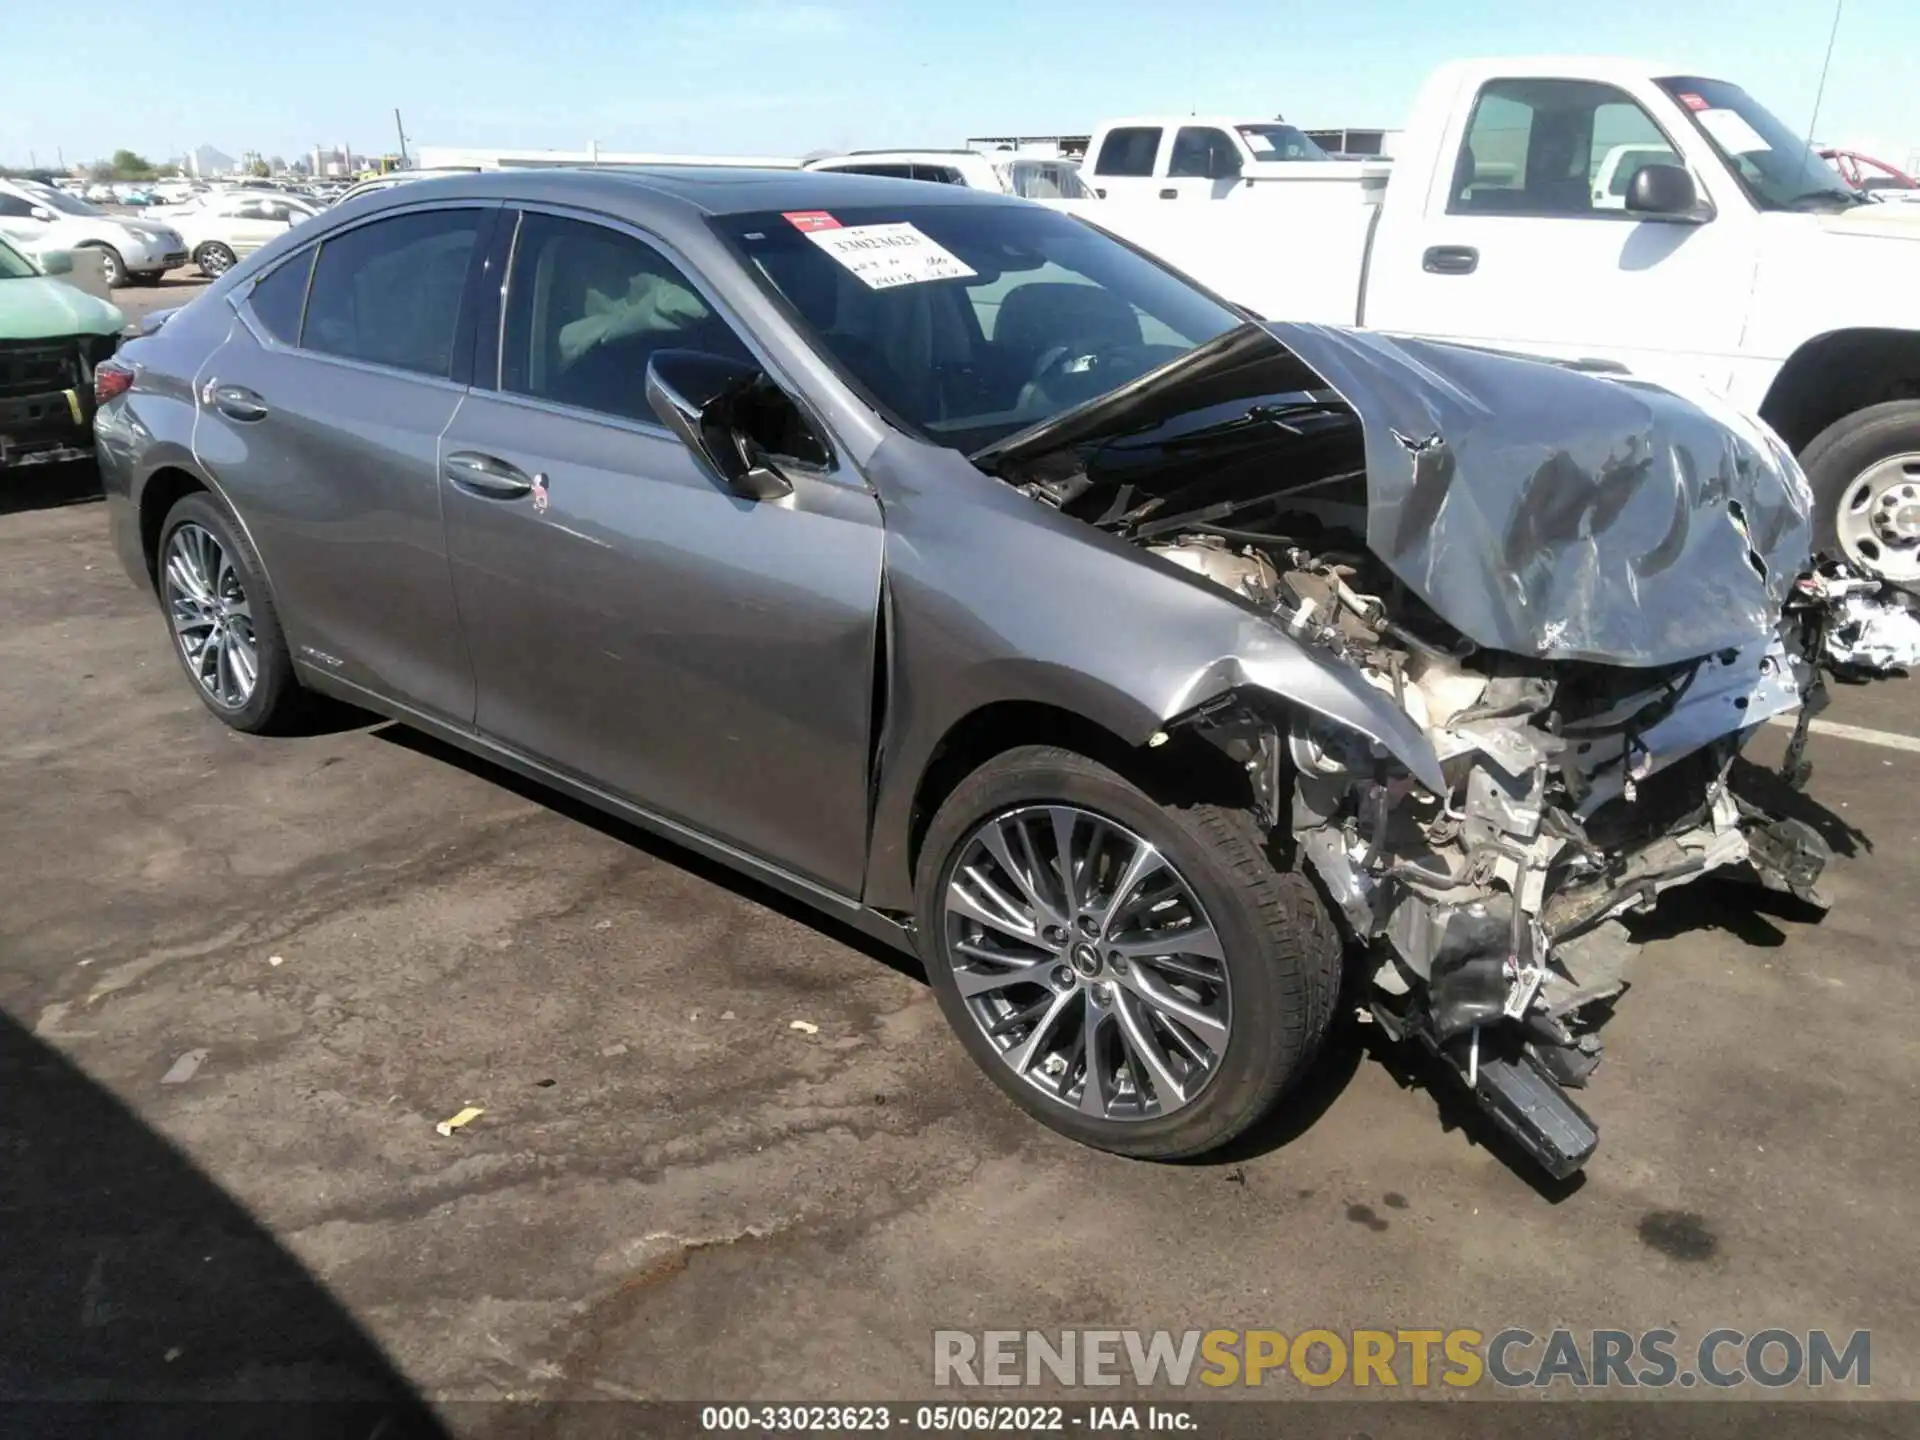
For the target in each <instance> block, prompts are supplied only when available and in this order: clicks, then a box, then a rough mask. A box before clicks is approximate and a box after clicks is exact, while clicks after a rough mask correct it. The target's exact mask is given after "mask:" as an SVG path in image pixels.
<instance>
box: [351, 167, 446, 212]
mask: <svg viewBox="0 0 1920 1440" xmlns="http://www.w3.org/2000/svg"><path fill="white" fill-rule="evenodd" d="M475 173H477V172H476V171H475V170H474V169H473V168H472V167H470V166H461V167H458V168H455V169H450V170H389V171H388V172H387V173H386V174H385V175H374V176H372V177H370V178H368V179H366V180H361V181H359V182H358V183H356V184H353V185H350V186H348V187H347V188H346V189H345V190H343V191H341V192H340V194H339V197H338V198H337V199H336V200H335V201H334V204H336V205H344V204H346V203H347V202H348V201H349V200H358V199H359V198H360V197H361V196H362V195H377V194H379V193H380V192H381V191H382V190H391V189H393V187H394V186H396V185H411V184H412V183H413V182H414V181H416V180H435V179H439V178H441V177H443V176H446V175H472V174H475Z"/></svg>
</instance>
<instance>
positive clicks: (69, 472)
mask: <svg viewBox="0 0 1920 1440" xmlns="http://www.w3.org/2000/svg"><path fill="white" fill-rule="evenodd" d="M100 493H101V492H100V471H99V470H98V469H97V468H96V467H95V465H94V463H93V461H91V460H70V461H66V462H63V463H61V464H58V465H23V466H21V467H20V468H18V469H11V470H0V515H17V514H19V513H21V512H22V511H26V510H51V509H53V508H54V507H55V506H58V505H83V504H85V503H87V502H88V501H90V500H98V499H99V498H100Z"/></svg>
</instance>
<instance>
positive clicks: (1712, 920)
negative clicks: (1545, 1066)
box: [307, 702, 1867, 1204]
mask: <svg viewBox="0 0 1920 1440" xmlns="http://www.w3.org/2000/svg"><path fill="white" fill-rule="evenodd" d="M368 726H371V727H372V730H371V733H372V734H373V736H374V737H375V738H376V739H379V740H383V741H385V742H387V743H388V744H392V745H398V746H400V747H401V748H403V749H407V750H411V751H413V752H414V753H416V754H418V755H422V756H425V757H426V758H428V759H432V760H438V761H440V762H442V763H444V764H448V765H453V766H456V767H458V768H459V769H461V770H464V771H466V772H468V773H469V774H472V775H476V776H479V777H480V778H482V779H485V780H488V781H490V782H492V783H493V784H496V785H500V786H502V787H504V788H505V789H507V790H510V791H511V792H513V793H514V794H516V795H519V796H521V797H522V798H524V799H527V800H531V801H533V802H534V803H536V804H539V805H542V806H545V807H546V808H547V809H549V810H552V811H553V812H554V813H556V814H559V815H564V816H566V817H567V818H568V819H570V820H574V821H577V822H578V823H580V824H582V825H587V826H590V827H592V828H593V829H595V830H598V831H599V832H600V833H602V834H604V835H607V836H610V837H611V838H613V839H616V840H618V841H620V842H621V843H622V844H626V845H631V846H633V847H634V848H635V849H638V850H641V851H643V852H645V853H646V854H649V855H652V856H654V857H655V858H657V859H659V860H662V861H665V862H666V863H668V864H670V865H674V866H677V867H679V868H680V869H682V870H685V871H688V872H689V873H691V874H694V875H697V876H699V877H700V878H701V879H704V880H706V881H708V882H710V883H711V884H714V885H716V886H719V887H721V888H723V889H725V890H728V891H731V892H732V893H734V894H736V895H739V896H741V897H743V898H745V899H748V900H751V901H753V902H754V903H756V904H759V905H764V906H765V907H767V908H768V909H770V910H773V911H775V912H776V913H778V914H781V915H784V916H787V917H788V918H790V919H793V920H797V921H799V922H800V923H802V924H805V925H808V926H810V927H812V928H813V929H815V930H817V931H819V932H820V933H822V934H824V935H827V936H829V937H831V938H833V939H836V940H838V941H840V942H841V943H842V944H844V945H846V946H848V947H849V948H851V949H853V950H857V951H859V952H860V953H861V954H863V955H866V956H868V957H869V958H871V959H873V960H877V961H879V962H880V963H881V964H883V965H886V966H888V967H890V968H891V969H894V970H896V971H898V972H900V973H901V974H903V975H907V976H909V977H911V978H912V979H915V980H918V981H920V982H921V983H922V984H925V983H926V972H925V970H924V968H923V967H922V966H921V965H920V964H919V963H918V962H917V961H916V960H915V959H913V958H912V957H910V956H907V955H904V954H902V953H901V952H899V951H897V950H894V949H892V948H891V947H890V946H887V945H885V944H883V943H881V942H880V941H878V940H875V939H873V938H872V937H871V936H868V935H866V934H863V933H862V932H860V931H858V930H856V929H854V928H853V927H852V926H849V925H846V924H844V923H842V922H840V921H837V920H835V919H833V918H832V917H831V916H829V915H827V914H826V913H824V912H822V911H819V910H816V909H814V908H813V907H812V906H810V905H808V904H807V903H805V902H804V901H801V900H796V899H794V898H792V897H791V896H788V895H786V894H784V893H783V892H781V891H779V890H775V889H773V888H772V887H771V886H768V885H764V884H762V883H760V882H759V881H756V880H753V879H751V878H749V877H748V876H745V875H743V874H741V873H739V872H738V871H735V870H733V869H731V868H730V867H728V866H726V865H723V864H721V863H719V862H718V861H714V860H709V859H707V858H706V857H705V856H703V855H700V854H697V853H696V852H694V851H691V850H688V849H686V848H684V847H682V846H680V845H677V844H675V843H674V842H673V841H671V840H667V839H664V838H663V837H661V836H658V835H655V834H654V833H653V832H651V831H649V830H646V829H643V828H642V827H640V826H639V825H636V824H632V823H630V822H628V821H625V820H621V819H618V818H616V817H614V816H611V815H608V814H607V813H606V812H604V811H601V810H599V809H596V808H595V807H594V806H591V805H589V804H587V803H585V802H584V801H580V800H576V799H574V798H573V797H571V796H569V795H566V794H563V793H562V792H560V791H558V790H554V789H552V788H550V787H548V786H547V785H544V784H542V783H541V782H540V781H537V780H532V779H529V778H527V777H526V776H523V775H521V774H519V773H518V772H517V771H514V770H510V769H508V768H506V767H505V766H503V765H498V764H495V763H493V762H491V761H488V760H484V759H481V758H480V757H478V756H475V755H472V754H470V753H468V752H467V751H465V750H462V749H460V748H459V747H457V746H454V745H450V744H448V743H447V742H445V741H443V740H439V739H436V738H435V737H433V736H431V735H428V734H426V733H424V732H423V731H419V730H415V729H412V728H410V727H408V726H406V725H402V724H399V723H397V722H388V721H383V720H381V719H380V718H379V717H377V716H374V715H370V714H368V713H366V712H364V711H359V710H354V709H352V708H351V707H348V706H345V705H339V704H335V703H334V702H328V703H327V704H326V705H324V706H322V707H320V708H319V709H318V710H317V711H316V713H315V719H314V721H313V728H312V729H310V730H308V732H307V733H322V732H323V731H325V730H340V729H354V728H363V727H368ZM1754 768H1756V769H1757V767H1754ZM1760 773H1761V774H1762V775H1765V773H1766V772H1760ZM1782 790H1783V792H1784V793H1785V795H1786V796H1787V797H1788V799H1789V801H1792V802H1798V803H1795V804H1793V805H1792V808H1787V807H1786V806H1783V805H1780V804H1778V803H1777V799H1778V797H1776V796H1774V795H1773V794H1772V793H1771V792H1769V793H1768V795H1767V799H1768V800H1770V801H1775V802H1776V803H1775V804H1774V805H1773V806H1772V807H1770V808H1774V809H1775V810H1776V813H1786V814H1793V815H1797V816H1799V817H1800V818H1804V819H1806V820H1807V822H1808V823H1809V824H1812V825H1813V826H1814V827H1815V828H1816V829H1820V830H1821V831H1822V833H1823V835H1824V834H1827V833H1829V830H1831V831H1832V834H1833V839H1831V840H1830V843H1834V845H1835V849H1836V851H1837V852H1838V853H1842V854H1854V853H1856V851H1855V849H1854V848H1853V847H1854V846H1856V845H1865V844H1866V843H1867V842H1866V837H1865V836H1864V835H1863V834H1861V833H1860V832H1859V831H1857V830H1853V829H1852V828H1851V827H1847V826H1845V825H1844V822H1841V821H1840V820H1839V819H1838V817H1837V816H1834V815H1833V814H1832V812H1831V811H1828V810H1826V809H1825V807H1823V806H1820V805H1819V804H1818V803H1817V802H1814V801H1811V800H1808V799H1806V797H1804V796H1803V795H1801V794H1800V793H1799V792H1797V791H1792V790H1791V789H1788V788H1787V787H1785V786H1784V784H1782ZM1755 798H1756V800H1757V799H1758V797H1755ZM1843 846H1844V847H1845V848H1842V847H1843ZM1729 891H1731V892H1732V897H1730V896H1729V894H1728V893H1727V892H1729ZM1730 898H1731V901H1732V903H1730ZM1769 915H1771V916H1774V917H1776V918H1780V919H1785V920H1789V921H1795V920H1807V919H1817V918H1818V915H1819V912H1818V911H1817V910H1815V909H1814V908H1813V907H1811V906H1808V905H1805V904H1803V903H1802V902H1800V901H1797V900H1795V899H1793V898H1792V897H1791V896H1784V895H1777V894H1774V893H1773V892H1770V891H1766V890H1763V889H1761V888H1760V887H1759V886H1758V885H1754V884H1746V883H1742V882H1739V881H1731V880H1729V881H1720V880H1718V879H1714V880H1708V881H1705V882H1701V883H1697V884H1694V885H1690V886H1685V887H1682V888H1680V889H1678V890H1675V891H1671V892H1669V893H1667V894H1665V895H1663V896H1662V897H1661V898H1660V900H1659V903H1658V905H1657V906H1656V908H1655V909H1654V910H1653V911H1652V912H1651V913H1650V914H1648V915H1647V916H1645V917H1641V918H1640V919H1639V920H1638V921H1637V923H1636V924H1635V925H1634V927H1633V930H1634V938H1635V939H1636V940H1639V941H1645V940H1650V939H1656V938H1670V937H1672V936H1674V935H1679V934H1683V933H1686V932H1687V931H1692V930H1704V929H1708V928H1712V927H1714V926H1719V927H1722V928H1725V929H1727V930H1729V931H1730V932H1732V933H1734V934H1735V935H1737V936H1738V937H1739V938H1741V939H1743V940H1745V941H1747V942H1748V943H1752V944H1758V945H1778V944H1781V943H1783V942H1784V938H1785V937H1784V934H1783V933H1782V932H1781V931H1780V930H1779V929H1778V927H1776V926H1774V925H1772V924H1771V923H1769V922H1768V920H1767V918H1766V917H1767V916H1769ZM1371 968H1372V967H1371V964H1370V963H1369V962H1367V961H1366V960H1365V958H1364V957H1359V956H1356V957H1351V958H1350V962H1349V965H1348V967H1347V971H1346V974H1345V976H1344V978H1343V981H1342V991H1341V999H1340V1003H1339V1004H1338V1005H1337V1006H1336V1007H1335V1016H1336V1018H1335V1020H1334V1022H1333V1025H1332V1027H1331V1029H1330V1030H1329V1032H1328V1034H1327V1037H1326V1039H1325V1041H1324V1042H1323V1043H1322V1045H1321V1048H1320V1052H1319V1054H1318V1056H1317V1057H1316V1058H1315V1061H1314V1063H1313V1065H1312V1066H1311V1067H1310V1068H1309V1069H1308V1071H1307V1073H1306V1075H1304V1076H1303V1077H1302V1078H1301V1079H1300V1080H1299V1081H1298V1082H1297V1083H1296V1084H1295V1085H1294V1087H1293V1088H1292V1089H1291V1090H1290V1091H1289V1092H1288V1095H1287V1097H1286V1099H1285V1100H1284V1101H1283V1102H1282V1103H1281V1104H1280V1105H1279V1106H1278V1107H1277V1108H1276V1109H1275V1110H1274V1111H1273V1112H1272V1113H1271V1114H1270V1115H1268V1117H1267V1118H1266V1119H1265V1120H1263V1121H1261V1122H1260V1123H1259V1124H1257V1125H1255V1126H1254V1127H1253V1128H1252V1129H1250V1130H1248V1131H1247V1132H1246V1133H1245V1134H1243V1135H1241V1136H1240V1137H1239V1138H1238V1139H1237V1140H1235V1141H1233V1142H1232V1143H1231V1144H1229V1145H1227V1146H1225V1147H1223V1148H1222V1149H1219V1150H1216V1151H1213V1152H1211V1153H1209V1154H1207V1155H1203V1156H1199V1157H1197V1158H1195V1159H1194V1160H1192V1161H1190V1162H1184V1163H1191V1164H1194V1165H1199V1166H1211V1167H1229V1168H1230V1167H1234V1166H1238V1165H1242V1164H1244V1163H1246V1162H1248V1161H1250V1160H1255V1159H1258V1158H1259V1157H1261V1156H1263V1155H1266V1154H1269V1153H1271V1152H1273V1151H1275V1150H1280V1149H1283V1148H1285V1147H1286V1146H1287V1145H1290V1144H1292V1143H1293V1141H1295V1140H1297V1139H1298V1138H1299V1137H1300V1136H1302V1135H1304V1134H1305V1133H1306V1132H1307V1131H1308V1130H1310V1129H1312V1128H1313V1127H1314V1126H1315V1125H1316V1124H1318V1123H1319V1122H1320V1120H1321V1118H1322V1117H1323V1116H1324V1115H1325V1114H1326V1113H1327V1112H1328V1110H1330V1109H1331V1108H1332V1107H1333V1105H1334V1103H1335V1102H1336V1101H1337V1100H1339V1098H1340V1096H1341V1094H1342V1093H1344V1092H1345V1090H1346V1088H1347V1086H1348V1085H1349V1084H1350V1083H1351V1082H1352V1080H1353V1078H1354V1076H1355V1075H1356V1074H1357V1073H1358V1072H1359V1069H1360V1066H1361V1065H1362V1064H1363V1063H1364V1062H1365V1061H1367V1060H1369V1059H1372V1060H1375V1061H1378V1062H1379V1064H1380V1065H1381V1067H1382V1069H1384V1070H1385V1071H1386V1072H1387V1074H1388V1075H1389V1076H1391V1077H1392V1079H1393V1080H1394V1083H1395V1084H1397V1085H1398V1086H1399V1087H1400V1088H1401V1089H1403V1090H1416V1089H1417V1090H1424V1091H1426V1092H1427V1094H1428V1096H1429V1097H1430V1098H1431V1100H1432V1101H1433V1104H1434V1109H1435V1113H1436V1116H1437V1118H1438V1120H1439V1121H1440V1124H1441V1127H1442V1129H1443V1130H1445V1131H1448V1132H1454V1131H1457V1132H1459V1133H1460V1134H1461V1135H1462V1136H1463V1137H1464V1138H1465V1139H1466V1140H1467V1141H1468V1143H1470V1144H1473V1145H1475V1146H1478V1147H1480V1148H1483V1149H1485V1150H1487V1151H1488V1152H1489V1153H1490V1154H1492V1155H1493V1156H1494V1157H1496V1158H1497V1159H1499V1160H1500V1161H1501V1163H1502V1164H1504V1165H1506V1166H1507V1168H1508V1169H1510V1170H1511V1171H1512V1172H1513V1173H1514V1174H1515V1175H1516V1176H1517V1177H1518V1178H1520V1179H1521V1180H1523V1181H1524V1182H1525V1183H1526V1184H1527V1185H1529V1186H1530V1187H1531V1188H1532V1189H1533V1190H1534V1191H1535V1192H1536V1193H1537V1194H1538V1195H1539V1196H1540V1197H1541V1198H1542V1199H1544V1200H1546V1201H1548V1202H1549V1203H1551V1204H1559V1203H1561V1202H1563V1201H1565V1200H1568V1199H1570V1198H1571V1197H1572V1196H1574V1195H1576V1194H1578V1193H1579V1191H1580V1188H1581V1186H1582V1185H1583V1184H1584V1183H1585V1177H1584V1176H1583V1175H1580V1174H1575V1175H1573V1176H1571V1177H1569V1178H1567V1179H1565V1180H1555V1179H1553V1178H1552V1177H1551V1176H1549V1175H1547V1174H1546V1173H1545V1172H1544V1171H1542V1170H1541V1169H1540V1168H1539V1166H1538V1165H1537V1164H1536V1163H1535V1162H1534V1161H1533V1160H1532V1159H1531V1158H1529V1157H1528V1156H1527V1155H1526V1154H1525V1152H1523V1151H1522V1150H1521V1149H1520V1148H1519V1147H1518V1146H1517V1145H1516V1144H1515V1143H1514V1142H1513V1141H1512V1140H1511V1139H1510V1138H1509V1137H1508V1136H1507V1135H1505V1134H1504V1133H1503V1132H1502V1131H1501V1130H1500V1129H1499V1128H1498V1127H1497V1126H1495V1125H1494V1124H1493V1123H1492V1122H1491V1121H1490V1120H1489V1119H1488V1118H1487V1116H1486V1115H1485V1114H1484V1113H1483V1112H1482V1111H1481V1110H1480V1108H1479V1107H1478V1106H1477V1105H1476V1104H1475V1103H1474V1102H1473V1100H1472V1098H1471V1097H1470V1096H1469V1095H1468V1094H1467V1092H1466V1089H1465V1087H1464V1086H1463V1085H1462V1084H1461V1083H1460V1081H1459V1079H1458V1078H1457V1077H1456V1076H1454V1075H1453V1074H1452V1073H1451V1072H1450V1071H1449V1070H1448V1069H1447V1067H1446V1066H1445V1065H1443V1064H1442V1063H1441V1062H1440V1061H1438V1060H1435V1059H1434V1058H1433V1057H1431V1056H1429V1055H1428V1054H1427V1053H1426V1052H1425V1051H1424V1050H1421V1049H1420V1048H1419V1047H1418V1046H1416V1045H1414V1044H1412V1043H1411V1042H1406V1043H1396V1042H1394V1041H1392V1040H1391V1039H1389V1038H1388V1036H1387V1034H1386V1032H1385V1031H1384V1030H1382V1029H1381V1027H1379V1026H1378V1025H1373V1024H1368V1023H1366V1020H1365V1018H1364V1017H1363V1016H1362V1014H1361V1011H1362V1009H1363V1008H1364V1007H1363V1003H1362V1002H1363V998H1364V996H1365V994H1366V985H1367V977H1368V976H1369V975H1370V973H1371ZM1576 1103H1577V1096H1576Z"/></svg>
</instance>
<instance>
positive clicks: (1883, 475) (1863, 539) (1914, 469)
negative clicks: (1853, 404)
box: [1800, 400, 1920, 589]
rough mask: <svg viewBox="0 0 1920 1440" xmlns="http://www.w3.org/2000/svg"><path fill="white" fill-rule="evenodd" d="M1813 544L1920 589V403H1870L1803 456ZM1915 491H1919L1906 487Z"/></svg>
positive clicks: (1819, 438)
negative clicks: (1907, 493) (1810, 501)
mask: <svg viewBox="0 0 1920 1440" xmlns="http://www.w3.org/2000/svg"><path fill="white" fill-rule="evenodd" d="M1800 467H1801V468H1802V469H1803V470H1805V471H1806V472H1807V483H1808V485H1809V486H1811V487H1812V490H1813V506H1814V509H1813V544H1814V548H1815V549H1816V550H1821V551H1825V552H1826V553H1827V554H1829V555H1832V556H1835V557H1837V558H1840V559H1844V560H1846V561H1847V562H1848V563H1849V564H1850V565H1852V566H1854V567H1855V568H1856V569H1859V570H1863V571H1865V572H1867V573H1869V574H1872V575H1877V576H1880V577H1882V578H1884V579H1887V580H1892V581H1894V582H1895V583H1897V584H1900V585H1904V586H1906V587H1907V588H1909V589H1915V588H1920V400H1893V401H1889V402H1887V403H1886V404H1884V405H1869V406H1868V407H1867V408H1866V409H1864V410H1856V411H1854V413H1853V414H1851V415H1848V416H1845V417H1843V418H1841V419H1839V420H1836V421H1835V422H1834V423H1833V424H1832V425H1829V426H1828V427H1827V428H1826V429H1825V430H1822V431H1821V432H1820V433H1819V434H1818V435H1816V436H1815V437H1814V439H1813V442H1812V443H1811V444H1809V445H1808V446H1807V448H1806V449H1805V450H1803V451H1802V452H1801V454H1800ZM1908 489H1911V490H1912V491H1914V492H1915V493H1914V495H1912V496H1904V495H1902V493H1901V492H1902V491H1903V490H1908Z"/></svg>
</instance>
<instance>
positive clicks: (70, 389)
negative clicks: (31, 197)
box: [0, 239, 127, 476]
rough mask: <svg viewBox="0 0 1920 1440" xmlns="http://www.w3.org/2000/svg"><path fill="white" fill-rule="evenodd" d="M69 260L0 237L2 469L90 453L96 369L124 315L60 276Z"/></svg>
mask: <svg viewBox="0 0 1920 1440" xmlns="http://www.w3.org/2000/svg"><path fill="white" fill-rule="evenodd" d="M72 266H73V257H72V256H71V255H70V254H68V253H67V252H66V251H64V250H55V251H51V252H49V253H47V254H45V255H43V256H41V257H40V258H39V260H38V261H37V262H36V261H35V260H33V259H29V258H28V257H27V256H26V255H25V254H24V253H22V252H21V251H20V250H19V249H18V248H16V247H15V246H13V245H11V244H9V243H8V242H7V241H5V240H3V239H0V476H4V474H5V473H6V472H7V471H9V470H13V469H16V468H18V467H20V466H23V465H32V464H37V463H41V462H45V461H53V460H75V459H80V458H83V457H85V456H87V455H91V454H92V453H93V412H94V403H95V402H94V385H93V379H94V370H95V368H96V367H97V366H98V365H99V364H100V362H101V361H103V360H105V359H106V358H107V357H108V356H110V355H112V354H113V352H114V348H115V347H116V346H117V345H118V343H119V335H120V331H121V329H122V327H124V326H125V325H126V323H127V317H126V316H124V315H122V314H121V313H120V311H119V310H118V309H117V308H116V307H114V306H112V305H110V304H108V303H107V302H106V301H104V300H98V299H95V298H94V297H93V296H91V295H88V294H85V293H83V292H82V291H79V290H76V289H75V288H74V287H73V286H71V285H69V284H67V283H65V282H64V281H63V280H61V279H59V278H58V277H59V276H61V275H64V274H65V273H67V272H68V271H69V270H71V269H72Z"/></svg>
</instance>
